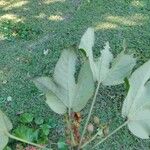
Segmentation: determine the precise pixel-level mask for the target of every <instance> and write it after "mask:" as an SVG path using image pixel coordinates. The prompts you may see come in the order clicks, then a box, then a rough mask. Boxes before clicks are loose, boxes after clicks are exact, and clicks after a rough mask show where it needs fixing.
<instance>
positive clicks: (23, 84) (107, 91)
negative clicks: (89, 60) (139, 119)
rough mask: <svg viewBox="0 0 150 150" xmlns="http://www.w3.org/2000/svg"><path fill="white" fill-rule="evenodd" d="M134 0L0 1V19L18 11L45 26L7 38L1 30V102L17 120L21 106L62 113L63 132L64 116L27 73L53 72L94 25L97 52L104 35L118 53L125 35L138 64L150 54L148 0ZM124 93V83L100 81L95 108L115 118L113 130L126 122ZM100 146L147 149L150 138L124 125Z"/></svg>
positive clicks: (29, 22)
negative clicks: (36, 32) (27, 35)
mask: <svg viewBox="0 0 150 150" xmlns="http://www.w3.org/2000/svg"><path fill="white" fill-rule="evenodd" d="M46 1H48V0H45V2H46ZM52 1H53V2H52ZM136 1H137V0H84V1H81V0H59V1H56V0H51V1H50V0H49V3H44V1H43V3H42V1H37V0H32V1H31V0H30V1H29V0H27V3H25V4H24V5H22V6H17V7H16V6H15V5H16V4H17V2H18V4H19V2H21V0H10V1H6V0H4V2H7V3H6V4H5V3H4V2H0V24H2V23H4V22H5V21H7V17H8V16H9V17H10V16H11V17H12V16H15V17H12V18H10V19H13V21H14V22H16V23H15V24H17V21H18V19H20V20H21V21H22V22H23V24H24V25H26V26H32V29H35V30H37V29H40V31H42V32H41V33H40V34H39V35H37V36H33V37H32V38H31V39H30V40H26V39H24V38H16V37H13V38H12V39H11V40H8V38H7V36H6V38H3V34H5V33H4V30H2V31H1V33H0V37H1V40H0V95H1V96H0V107H1V109H2V110H4V111H5V112H6V113H7V114H8V116H9V117H10V118H11V120H12V122H13V123H14V125H16V124H17V120H18V116H17V115H16V114H17V113H18V112H20V111H24V112H30V113H34V114H36V115H37V116H39V115H40V116H44V117H45V118H48V117H50V116H51V115H53V116H56V117H57V118H58V127H57V128H56V132H58V133H59V132H61V131H60V129H61V127H62V123H61V119H60V116H58V115H56V114H53V113H52V111H51V110H49V109H48V106H47V105H46V104H45V103H44V97H43V96H40V92H39V91H38V90H37V89H36V87H35V86H34V85H33V83H32V82H31V81H30V80H29V77H28V75H30V76H31V77H34V76H41V75H48V76H51V75H52V74H53V70H54V66H55V64H56V62H57V60H58V58H59V56H60V54H61V50H62V49H63V48H65V47H67V46H69V45H72V44H79V41H80V38H81V36H82V34H83V33H84V31H85V30H86V29H87V28H88V27H89V26H93V27H94V28H95V30H96V44H95V47H94V52H95V55H99V53H100V49H102V47H103V46H104V43H105V42H106V41H109V42H110V45H111V48H112V52H113V53H114V54H117V53H119V52H120V51H121V50H122V43H123V40H124V39H126V43H127V48H128V50H129V51H130V52H134V53H135V56H136V57H137V58H138V65H140V64H142V63H143V62H145V61H146V60H148V59H149V58H150V28H149V27H150V18H149V16H150V1H149V0H139V1H137V2H136ZM40 2H41V3H40ZM50 2H51V3H50ZM2 3H3V5H2ZM4 18H5V19H4ZM16 26H17V25H16ZM18 26H19V23H18ZM23 28H24V27H23ZM20 30H22V28H21V29H20ZM10 34H11V33H10ZM46 49H49V53H48V55H46V56H45V55H44V54H43V51H44V50H46ZM138 65H137V66H138ZM4 81H7V83H5V82H4ZM125 95H126V92H125V90H124V86H117V87H113V88H112V87H108V88H104V87H101V89H100V91H99V96H98V98H97V104H96V106H95V109H94V114H96V115H98V116H99V117H100V118H101V120H102V121H103V122H111V124H110V130H113V129H115V128H116V127H117V126H119V125H120V124H121V123H122V119H121V106H122V102H123V99H124V97H125ZM8 96H11V97H12V101H11V102H8V101H7V97H8ZM88 108H89V105H87V108H86V109H85V110H84V111H83V114H84V115H86V114H87V113H88ZM54 137H55V136H54ZM55 138H56V137H55ZM56 139H57V138H56ZM101 148H102V149H104V150H105V149H110V150H118V149H123V150H137V149H139V150H140V149H144V150H148V149H149V148H150V144H149V140H147V141H143V140H139V139H137V138H135V137H134V136H132V135H131V134H130V133H129V131H128V130H127V128H125V129H122V130H121V131H120V132H118V134H116V135H114V136H113V137H112V138H111V139H110V140H108V141H107V142H106V143H105V144H103V145H102V146H101ZM98 149H99V148H98Z"/></svg>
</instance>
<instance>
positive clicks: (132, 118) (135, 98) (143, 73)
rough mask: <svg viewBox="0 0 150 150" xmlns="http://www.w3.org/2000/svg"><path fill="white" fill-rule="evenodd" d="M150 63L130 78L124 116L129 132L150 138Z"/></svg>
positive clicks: (123, 110)
mask: <svg viewBox="0 0 150 150" xmlns="http://www.w3.org/2000/svg"><path fill="white" fill-rule="evenodd" d="M149 79H150V61H148V62H146V63H145V64H143V65H142V66H141V67H140V68H138V69H137V70H136V71H134V73H133V74H132V75H131V77H130V78H129V84H130V88H129V92H128V94H127V97H126V99H125V101H124V104H123V108H122V116H123V117H124V118H127V121H128V128H129V130H130V131H131V132H132V133H133V134H134V135H135V136H137V137H139V138H142V139H148V138H149V136H150V81H149Z"/></svg>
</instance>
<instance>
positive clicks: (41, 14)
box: [35, 13, 47, 19]
mask: <svg viewBox="0 0 150 150" xmlns="http://www.w3.org/2000/svg"><path fill="white" fill-rule="evenodd" d="M46 16H47V15H46V14H45V13H40V14H39V15H38V16H35V18H38V19H42V18H45V17H46Z"/></svg>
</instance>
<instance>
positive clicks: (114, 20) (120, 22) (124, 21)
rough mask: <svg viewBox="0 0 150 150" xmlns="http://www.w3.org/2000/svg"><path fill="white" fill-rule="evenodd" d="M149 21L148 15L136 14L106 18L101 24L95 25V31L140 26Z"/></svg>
mask: <svg viewBox="0 0 150 150" xmlns="http://www.w3.org/2000/svg"><path fill="white" fill-rule="evenodd" d="M148 19H149V16H148V15H143V14H140V13H136V14H134V15H130V16H111V15H110V16H107V17H105V18H104V21H103V22H99V23H96V24H95V29H96V30H106V29H116V28H118V27H123V26H136V25H142V24H143V23H144V22H145V21H147V20H148Z"/></svg>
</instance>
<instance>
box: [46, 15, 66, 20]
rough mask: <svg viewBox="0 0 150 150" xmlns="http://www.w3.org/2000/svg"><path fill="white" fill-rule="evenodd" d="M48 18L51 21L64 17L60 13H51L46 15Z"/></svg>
mask: <svg viewBox="0 0 150 150" xmlns="http://www.w3.org/2000/svg"><path fill="white" fill-rule="evenodd" d="M48 19H49V20H51V21H62V20H64V17H63V16H61V15H51V16H49V17H48Z"/></svg>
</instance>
